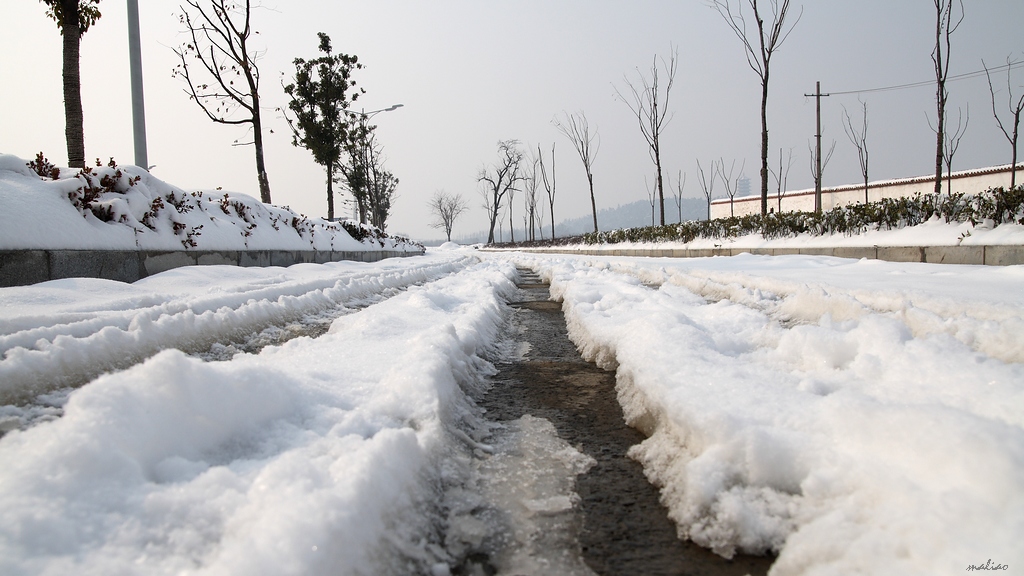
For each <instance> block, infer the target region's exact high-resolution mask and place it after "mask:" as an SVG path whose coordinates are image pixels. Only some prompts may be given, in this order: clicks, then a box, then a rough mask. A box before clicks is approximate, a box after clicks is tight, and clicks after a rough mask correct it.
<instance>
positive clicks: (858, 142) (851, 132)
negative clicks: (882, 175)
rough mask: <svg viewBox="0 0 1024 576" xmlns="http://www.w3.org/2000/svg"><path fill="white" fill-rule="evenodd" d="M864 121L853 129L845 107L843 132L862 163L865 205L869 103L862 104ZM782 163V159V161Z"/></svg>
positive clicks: (866, 198) (865, 200) (866, 197)
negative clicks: (855, 149)
mask: <svg viewBox="0 0 1024 576" xmlns="http://www.w3.org/2000/svg"><path fill="white" fill-rule="evenodd" d="M860 104H861V108H862V111H863V117H864V120H863V122H862V123H861V127H860V128H854V127H853V120H852V119H851V118H850V113H849V112H847V110H846V106H843V130H845V131H846V137H847V138H849V139H850V142H851V143H852V144H853V145H854V146H855V147H856V148H857V159H858V160H859V161H860V173H861V175H862V176H864V203H865V204H867V203H868V103H867V102H863V101H862V102H861V103H860ZM780 161H781V159H780Z"/></svg>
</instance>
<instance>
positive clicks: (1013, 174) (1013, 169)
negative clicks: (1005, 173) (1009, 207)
mask: <svg viewBox="0 0 1024 576" xmlns="http://www.w3.org/2000/svg"><path fill="white" fill-rule="evenodd" d="M1019 125H1020V111H1018V112H1017V116H1016V117H1014V119H1013V163H1012V164H1010V189H1011V190H1012V189H1014V188H1016V186H1017V126H1019Z"/></svg>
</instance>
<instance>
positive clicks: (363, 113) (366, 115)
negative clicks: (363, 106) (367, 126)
mask: <svg viewBox="0 0 1024 576" xmlns="http://www.w3.org/2000/svg"><path fill="white" fill-rule="evenodd" d="M402 106H405V104H392V105H391V106H388V107H387V108H381V109H380V110H373V111H370V112H367V111H366V110H361V111H359V112H356V111H355V110H345V112H348V113H349V114H354V115H355V114H358V115H359V116H362V117H363V119H364V120H365V119H368V118H370V117H372V116H375V115H377V114H380V113H381V112H391V111H392V110H398V109H399V108H401V107H402Z"/></svg>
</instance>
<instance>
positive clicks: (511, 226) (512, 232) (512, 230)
mask: <svg viewBox="0 0 1024 576" xmlns="http://www.w3.org/2000/svg"><path fill="white" fill-rule="evenodd" d="M508 237H509V240H510V241H511V242H512V243H513V244H515V241H516V221H515V218H513V217H512V196H509V197H508Z"/></svg>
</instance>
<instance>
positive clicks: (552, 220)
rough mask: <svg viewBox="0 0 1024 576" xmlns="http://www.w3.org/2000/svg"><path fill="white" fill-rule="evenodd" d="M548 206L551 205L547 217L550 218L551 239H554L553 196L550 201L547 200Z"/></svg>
mask: <svg viewBox="0 0 1024 576" xmlns="http://www.w3.org/2000/svg"><path fill="white" fill-rule="evenodd" d="M548 206H550V207H551V214H550V216H549V217H550V218H551V239H552V240H554V239H555V199H554V198H552V199H551V201H550V202H548Z"/></svg>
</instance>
